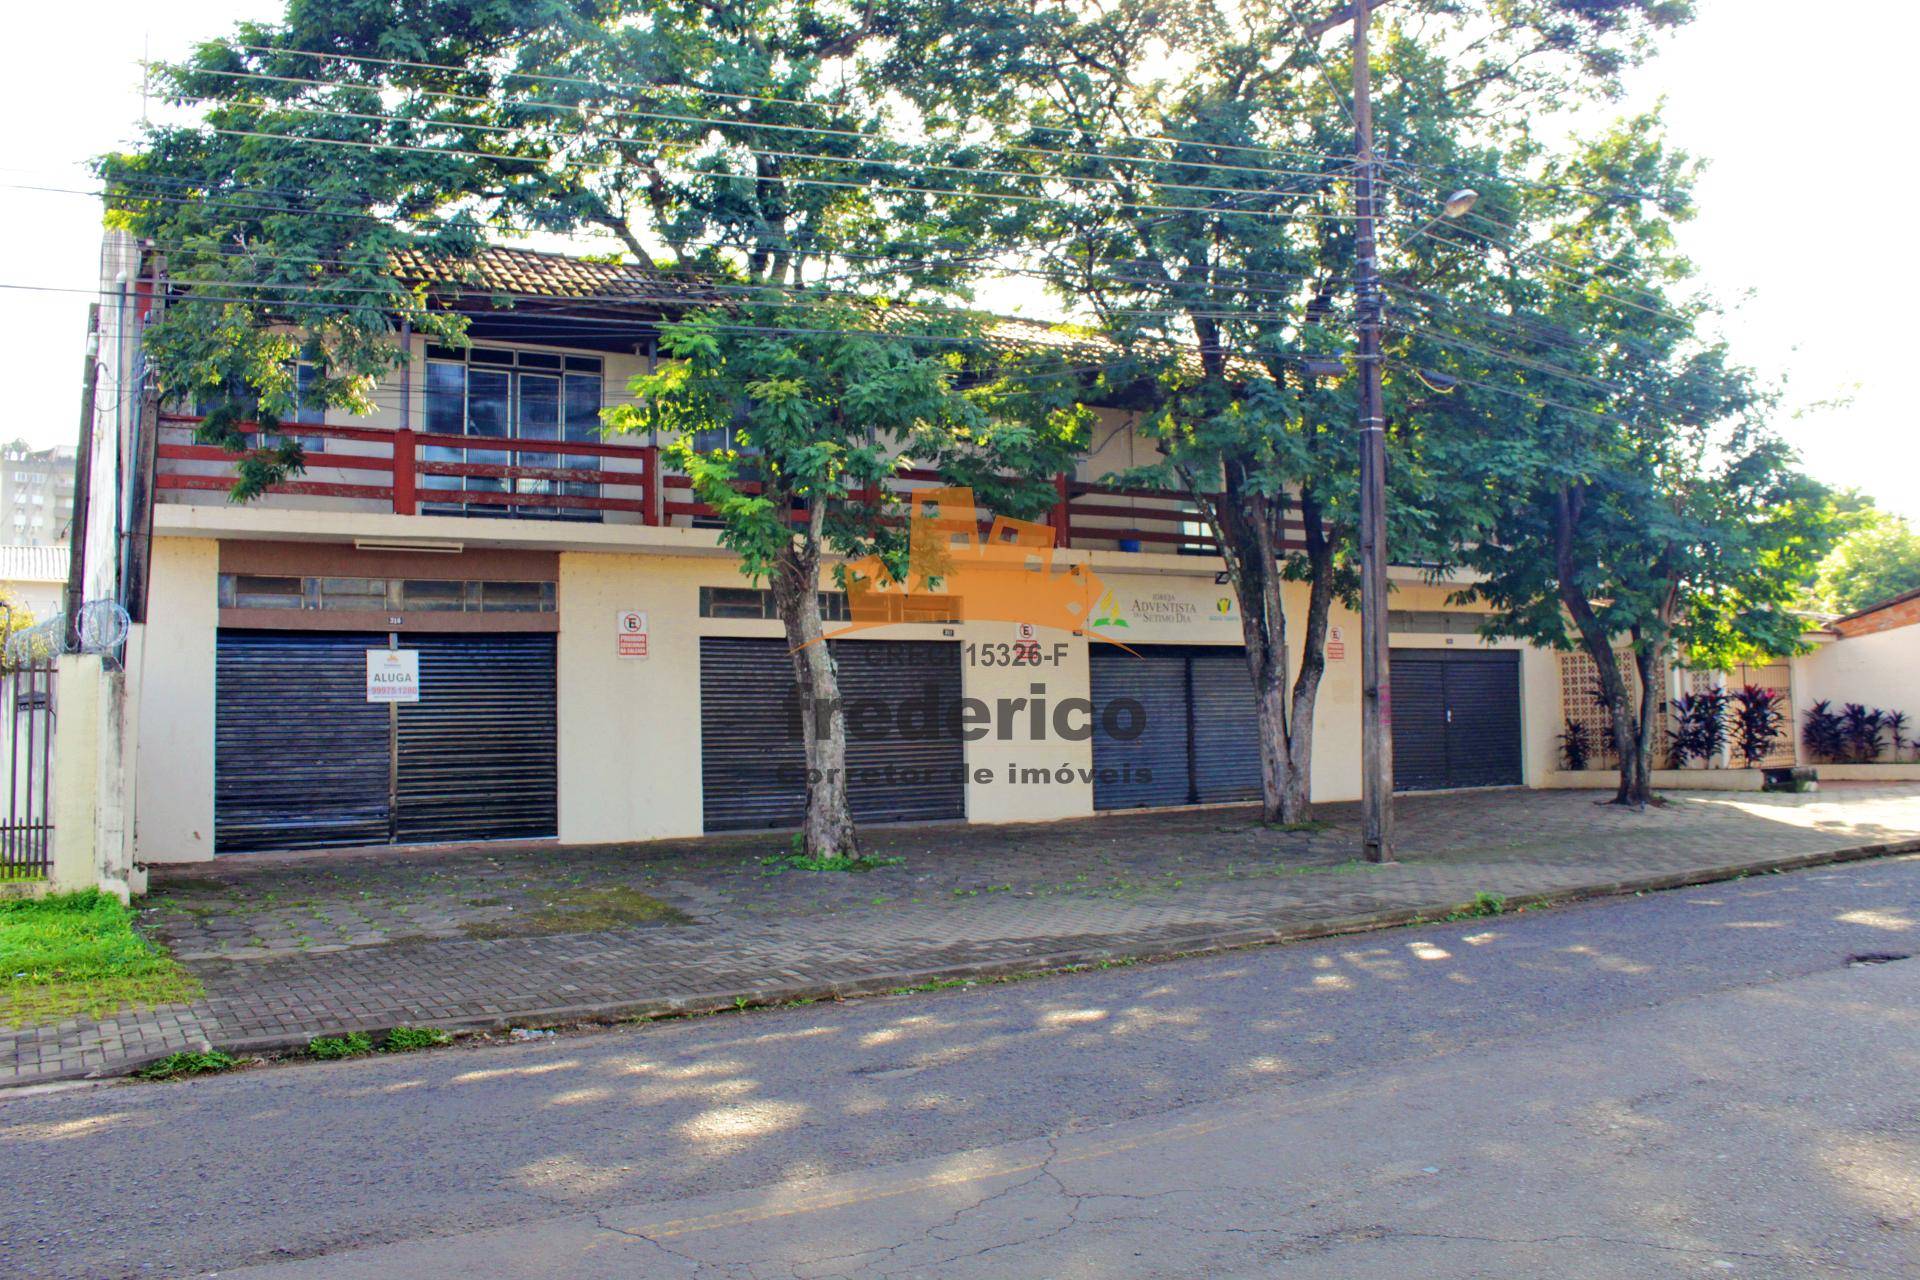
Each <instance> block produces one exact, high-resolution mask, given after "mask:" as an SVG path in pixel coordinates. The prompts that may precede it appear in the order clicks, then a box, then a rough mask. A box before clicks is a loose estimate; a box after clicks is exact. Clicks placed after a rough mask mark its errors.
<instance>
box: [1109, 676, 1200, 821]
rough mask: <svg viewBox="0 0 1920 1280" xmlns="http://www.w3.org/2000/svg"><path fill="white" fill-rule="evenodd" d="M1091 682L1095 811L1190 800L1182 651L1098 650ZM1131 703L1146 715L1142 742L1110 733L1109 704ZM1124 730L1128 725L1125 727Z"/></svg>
mask: <svg viewBox="0 0 1920 1280" xmlns="http://www.w3.org/2000/svg"><path fill="white" fill-rule="evenodd" d="M1087 656H1088V660H1089V663H1090V666H1091V675H1092V684H1093V709H1094V732H1093V767H1094V780H1093V807H1094V808H1095V809H1146V808H1155V807H1160V806H1165V805H1178V804H1186V803H1188V798H1189V797H1190V796H1191V794H1192V791H1193V788H1192V775H1191V774H1190V773H1189V771H1188V752H1187V748H1188V742H1187V734H1188V724H1187V721H1188V715H1187V659H1186V655H1185V654H1184V653H1183V652H1181V651H1178V650H1166V649H1152V648H1147V649H1140V650H1138V651H1137V652H1133V653H1129V652H1127V651H1126V650H1123V649H1111V648H1107V647H1106V646H1104V645H1096V646H1095V647H1094V648H1093V650H1092V651H1091V652H1090V653H1089V654H1088V655H1087ZM1120 698H1130V699H1132V700H1133V701H1134V702H1137V703H1139V704H1140V706H1141V707H1142V708H1143V709H1144V710H1145V724H1144V726H1143V728H1142V732H1141V733H1140V735H1139V736H1138V737H1135V738H1132V739H1124V738H1116V737H1113V736H1112V735H1111V734H1109V733H1108V732H1107V730H1106V727H1105V724H1104V720H1105V718H1106V716H1105V712H1106V709H1107V707H1108V705H1109V704H1111V703H1112V702H1114V701H1115V700H1117V699H1120ZM1123 727H1124V722H1123Z"/></svg>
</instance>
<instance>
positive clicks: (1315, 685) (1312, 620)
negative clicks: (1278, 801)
mask: <svg viewBox="0 0 1920 1280" xmlns="http://www.w3.org/2000/svg"><path fill="white" fill-rule="evenodd" d="M1300 522H1301V524H1302V525H1303V526H1305V529H1306V542H1307V625H1306V629H1305V630H1306V634H1305V636H1304V637H1303V640H1302V644H1301V649H1300V672H1299V674H1298V675H1296V676H1295V677H1294V680H1293V725H1292V732H1291V733H1290V734H1289V735H1288V751H1289V755H1290V756H1291V757H1292V760H1293V773H1292V777H1291V778H1290V779H1289V784H1288V793H1289V794H1288V795H1287V797H1286V801H1287V803H1286V806H1285V813H1286V816H1285V817H1283V818H1282V819H1281V820H1282V821H1283V822H1289V823H1294V822H1310V821H1312V820H1313V717H1314V709H1315V708H1316V707H1317V706H1318V705H1319V699H1320V677H1321V676H1322V675H1324V674H1325V673H1326V669H1327V616H1328V614H1329V613H1330V612H1331V611H1332V609H1333V544H1332V543H1331V542H1330V541H1328V539H1327V534H1326V528H1325V526H1324V525H1323V524H1322V522H1321V515H1320V503H1319V502H1318V500H1317V499H1316V498H1315V497H1314V495H1313V490H1312V489H1310V488H1307V489H1302V490H1301V492H1300Z"/></svg>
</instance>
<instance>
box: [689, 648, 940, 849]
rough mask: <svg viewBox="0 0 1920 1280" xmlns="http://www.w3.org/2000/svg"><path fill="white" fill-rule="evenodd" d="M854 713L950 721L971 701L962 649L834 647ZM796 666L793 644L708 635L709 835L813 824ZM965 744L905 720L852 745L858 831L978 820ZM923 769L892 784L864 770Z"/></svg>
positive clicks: (704, 738)
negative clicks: (874, 825)
mask: <svg viewBox="0 0 1920 1280" xmlns="http://www.w3.org/2000/svg"><path fill="white" fill-rule="evenodd" d="M833 655H834V658H835V659H836V661H838V663H839V665H840V697H841V700H842V702H843V703H849V704H851V703H853V702H855V701H856V700H866V699H878V700H880V701H881V702H883V703H884V705H885V706H887V707H888V708H889V709H897V708H900V707H901V706H903V705H907V704H919V703H924V702H925V700H926V699H927V697H928V696H929V694H931V696H932V697H933V699H934V702H935V705H934V707H933V708H932V710H933V711H934V712H935V714H936V715H937V717H939V718H940V719H941V720H945V718H946V717H948V716H949V715H950V712H951V708H952V707H953V706H954V704H955V703H956V702H957V701H958V699H959V698H960V696H961V676H960V646H959V645H957V644H952V643H942V642H940V641H898V640H852V641H846V642H838V641H836V642H834V643H833ZM793 692H794V680H793V659H792V657H791V656H790V655H789V654H788V652H787V646H786V643H785V642H784V641H781V640H754V639H737V638H734V637H729V636H706V637H703V638H702V639H701V641H700V773H701V780H702V796H701V812H702V821H703V824H704V826H705V829H706V830H708V831H743V830H763V829H767V828H778V827H796V826H798V825H799V824H800V821H801V819H802V818H803V817H804V816H805V814H806V787H805V785H804V783H803V781H802V779H803V776H804V775H803V773H802V771H803V770H804V768H805V766H806V752H805V748H804V747H803V746H802V743H801V740H800V736H799V735H800V729H799V727H798V725H797V724H795V723H794V722H793V720H792V716H793V715H794V714H795V711H794V703H793V702H792V698H793ZM965 763H966V744H965V743H964V742H963V741H962V740H961V739H960V738H959V737H957V736H948V735H942V736H938V737H931V738H927V737H920V736H903V735H901V733H900V732H899V725H898V720H897V718H896V719H894V721H893V723H892V727H890V728H889V730H888V731H887V733H886V735H885V736H884V737H878V738H870V739H868V740H864V741H861V740H849V741H848V743H847V770H848V773H849V775H850V776H851V780H850V782H849V786H848V794H847V800H848V804H849V807H850V808H851V809H852V810H853V817H854V821H856V822H912V821H928V820H936V819H942V818H964V817H965V816H966V787H965V782H964V780H963V778H962V771H963V769H964V767H965ZM888 765H892V766H893V767H894V769H895V770H896V773H905V771H908V770H912V771H915V773H916V774H917V775H918V776H902V777H899V778H898V779H896V780H895V781H894V782H891V783H889V782H887V781H886V780H885V778H884V776H872V777H862V776H861V771H862V770H868V769H878V770H885V768H886V767H887V766H888Z"/></svg>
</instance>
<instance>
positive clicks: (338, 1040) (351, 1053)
mask: <svg viewBox="0 0 1920 1280" xmlns="http://www.w3.org/2000/svg"><path fill="white" fill-rule="evenodd" d="M307 1052H308V1053H310V1054H312V1055H313V1056H314V1057H316V1058H318V1059H320V1060H321V1061H322V1062H334V1061H337V1060H339V1059H341V1058H357V1057H359V1056H360V1055H361V1054H363V1053H372V1052H373V1041H371V1040H369V1039H367V1036H366V1033H365V1032H363V1031H349V1032H347V1034H346V1035H343V1036H315V1037H314V1038H313V1039H311V1040H309V1041H307Z"/></svg>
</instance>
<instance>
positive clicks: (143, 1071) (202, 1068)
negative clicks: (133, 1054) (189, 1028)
mask: <svg viewBox="0 0 1920 1280" xmlns="http://www.w3.org/2000/svg"><path fill="white" fill-rule="evenodd" d="M239 1065H240V1060H239V1059H238V1058H235V1057H233V1056H232V1055H231V1054H226V1053H222V1052H220V1051H219V1050H218V1049H214V1050H212V1051H210V1052H207V1053H198V1052H195V1051H193V1050H183V1051H181V1052H179V1053H170V1054H168V1055H167V1056H166V1057H164V1058H161V1059H160V1060H159V1061H157V1062H149V1063H148V1064H147V1065H146V1066H144V1067H142V1068H140V1070H139V1071H137V1072H136V1073H135V1074H136V1075H138V1076H139V1077H140V1078H141V1079H142V1080H178V1079H180V1078H181V1077H182V1076H204V1075H214V1074H217V1073H219V1072H222V1071H231V1070H233V1069H234V1068H235V1067H237V1066H239Z"/></svg>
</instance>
